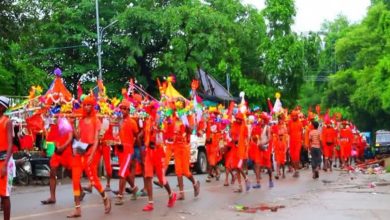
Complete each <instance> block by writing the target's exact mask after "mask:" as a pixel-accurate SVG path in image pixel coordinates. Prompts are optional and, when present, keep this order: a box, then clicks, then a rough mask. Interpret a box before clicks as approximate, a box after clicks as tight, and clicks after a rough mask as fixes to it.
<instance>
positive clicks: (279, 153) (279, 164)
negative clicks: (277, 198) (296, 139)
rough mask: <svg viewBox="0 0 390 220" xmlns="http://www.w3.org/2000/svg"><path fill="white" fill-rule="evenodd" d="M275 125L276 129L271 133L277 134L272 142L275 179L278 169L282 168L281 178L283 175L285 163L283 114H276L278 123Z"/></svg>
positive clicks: (285, 143) (286, 135) (285, 131)
mask: <svg viewBox="0 0 390 220" xmlns="http://www.w3.org/2000/svg"><path fill="white" fill-rule="evenodd" d="M275 126H276V131H275V132H273V135H275V134H276V135H277V138H276V141H275V142H274V151H275V161H276V176H275V178H276V179H279V176H280V174H281V173H280V169H282V178H283V179H284V178H285V177H286V176H285V164H286V152H287V142H288V134H287V127H286V122H285V119H284V114H280V115H278V124H277V125H275Z"/></svg>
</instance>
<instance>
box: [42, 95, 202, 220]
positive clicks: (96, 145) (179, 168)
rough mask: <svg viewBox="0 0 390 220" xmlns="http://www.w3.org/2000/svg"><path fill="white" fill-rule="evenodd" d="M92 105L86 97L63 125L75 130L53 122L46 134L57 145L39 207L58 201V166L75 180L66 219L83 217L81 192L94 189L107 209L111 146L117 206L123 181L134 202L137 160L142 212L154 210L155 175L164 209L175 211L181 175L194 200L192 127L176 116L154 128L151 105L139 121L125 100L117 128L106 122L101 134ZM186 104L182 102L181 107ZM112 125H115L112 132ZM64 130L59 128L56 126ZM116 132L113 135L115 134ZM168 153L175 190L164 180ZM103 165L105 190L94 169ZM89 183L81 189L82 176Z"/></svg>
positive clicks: (197, 188) (181, 197) (181, 186)
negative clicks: (144, 198) (143, 199)
mask: <svg viewBox="0 0 390 220" xmlns="http://www.w3.org/2000/svg"><path fill="white" fill-rule="evenodd" d="M95 104H96V101H95V99H94V97H93V96H87V97H86V98H84V100H83V101H82V116H81V117H80V118H78V119H77V118H76V119H75V118H73V117H69V118H68V119H67V122H68V123H69V124H70V125H71V126H72V128H73V129H64V128H63V127H64V125H62V126H61V124H60V123H58V122H53V123H52V124H51V126H50V129H49V131H48V135H47V139H48V140H49V141H53V142H55V143H56V146H57V147H56V151H55V153H54V155H53V156H52V157H51V160H50V166H51V178H50V197H49V198H48V199H47V200H43V201H41V202H42V204H44V205H46V204H54V203H55V202H56V197H55V186H56V172H57V168H58V167H59V166H60V165H62V166H64V167H65V168H67V169H69V170H71V176H72V182H73V194H74V201H75V209H74V211H73V212H72V213H70V214H69V215H68V216H67V217H68V218H77V217H80V216H81V205H80V204H81V203H80V202H81V201H82V200H83V198H84V195H85V192H84V191H89V192H91V191H92V187H94V188H95V189H96V190H97V191H98V192H99V193H100V195H101V197H102V199H103V204H104V212H105V213H109V212H110V211H111V201H110V198H109V196H108V195H107V191H110V190H111V189H110V178H111V176H112V170H111V164H110V154H111V146H113V147H114V151H115V154H116V155H117V156H118V160H119V172H118V175H119V188H118V190H117V191H116V194H117V195H116V198H115V205H123V203H124V201H123V196H124V195H123V194H124V192H125V187H126V183H129V185H130V187H131V188H130V190H129V191H131V192H132V194H133V199H136V197H137V191H138V187H137V186H136V185H135V181H134V177H135V162H136V160H137V159H139V160H140V161H139V162H140V163H141V165H142V174H143V177H144V179H143V180H144V188H143V189H142V191H144V192H146V194H147V196H148V203H147V204H146V205H145V206H144V208H143V211H152V210H153V209H154V205H153V190H152V189H153V188H152V180H153V177H154V175H156V176H157V178H158V184H159V185H160V186H161V187H164V188H165V190H166V191H167V194H168V203H167V206H168V207H173V206H174V205H175V202H176V200H184V198H185V194H184V183H183V176H184V177H186V178H187V179H188V180H190V181H191V183H192V184H193V188H194V196H195V197H197V196H198V195H199V192H200V182H199V181H197V180H196V179H195V178H194V176H193V175H192V173H191V172H190V164H189V156H190V146H189V136H190V132H191V129H190V128H189V127H188V126H185V125H184V123H183V122H182V121H181V120H179V119H178V117H177V115H176V114H173V115H172V116H171V117H169V118H167V119H166V120H164V121H163V124H164V125H163V126H161V125H158V124H157V115H156V112H157V109H154V106H153V105H150V106H145V109H144V110H148V117H145V118H143V119H140V118H136V117H135V115H130V108H131V105H132V103H130V102H129V101H127V100H123V101H122V102H121V104H120V105H119V109H120V111H121V120H120V121H119V123H118V124H117V125H115V124H110V125H109V127H108V128H106V129H105V130H104V129H103V126H102V120H101V118H99V117H98V116H97V112H96V110H95V108H94V106H95ZM182 105H184V102H183V103H182ZM115 126H117V127H116V128H115ZM60 127H62V129H61V128H60ZM116 130H118V131H117V132H115V131H116ZM172 152H173V153H174V155H175V156H174V158H175V172H176V175H177V179H178V186H179V192H178V194H177V193H176V192H173V190H172V189H171V187H170V185H169V183H168V181H167V179H166V177H165V170H166V168H167V164H168V163H169V161H170V159H171V156H172ZM102 156H103V159H104V161H105V168H106V171H107V175H108V178H107V185H106V188H104V187H103V185H102V184H101V181H100V179H99V178H98V174H97V170H98V165H99V162H100V159H101V157H102ZM83 172H84V173H85V174H86V176H87V177H88V179H89V183H90V186H89V187H81V183H80V179H81V176H82V173H83Z"/></svg>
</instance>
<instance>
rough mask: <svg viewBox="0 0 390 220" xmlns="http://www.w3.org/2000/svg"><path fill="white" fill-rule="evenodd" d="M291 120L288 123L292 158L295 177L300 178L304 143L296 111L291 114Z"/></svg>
mask: <svg viewBox="0 0 390 220" xmlns="http://www.w3.org/2000/svg"><path fill="white" fill-rule="evenodd" d="M290 116H291V120H290V121H289V122H288V127H287V128H288V134H289V137H290V157H291V163H292V167H293V168H294V171H295V172H294V175H293V177H299V171H298V170H299V163H300V153H301V148H302V142H303V135H302V129H303V126H302V123H301V121H299V120H298V112H297V111H296V110H294V111H292V112H291V115H290Z"/></svg>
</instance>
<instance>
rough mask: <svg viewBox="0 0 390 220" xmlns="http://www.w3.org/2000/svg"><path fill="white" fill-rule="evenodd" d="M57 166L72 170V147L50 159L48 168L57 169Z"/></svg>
mask: <svg viewBox="0 0 390 220" xmlns="http://www.w3.org/2000/svg"><path fill="white" fill-rule="evenodd" d="M59 166H63V167H65V168H66V169H72V147H67V148H66V149H65V150H64V151H63V152H62V154H57V153H54V154H53V156H52V157H51V158H50V168H57V167H59Z"/></svg>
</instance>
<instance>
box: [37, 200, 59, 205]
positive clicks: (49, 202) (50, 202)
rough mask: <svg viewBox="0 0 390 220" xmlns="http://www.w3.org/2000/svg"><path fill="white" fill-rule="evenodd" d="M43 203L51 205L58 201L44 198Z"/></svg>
mask: <svg viewBox="0 0 390 220" xmlns="http://www.w3.org/2000/svg"><path fill="white" fill-rule="evenodd" d="M41 203H42V205H51V204H55V203H56V201H55V200H51V199H46V200H42V201H41Z"/></svg>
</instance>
